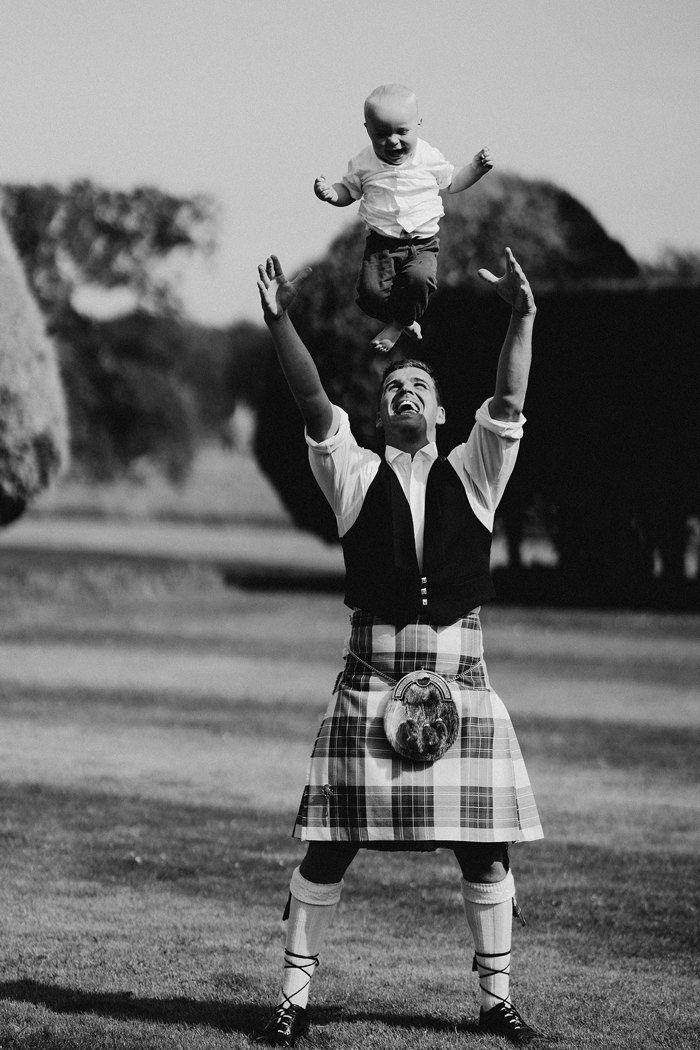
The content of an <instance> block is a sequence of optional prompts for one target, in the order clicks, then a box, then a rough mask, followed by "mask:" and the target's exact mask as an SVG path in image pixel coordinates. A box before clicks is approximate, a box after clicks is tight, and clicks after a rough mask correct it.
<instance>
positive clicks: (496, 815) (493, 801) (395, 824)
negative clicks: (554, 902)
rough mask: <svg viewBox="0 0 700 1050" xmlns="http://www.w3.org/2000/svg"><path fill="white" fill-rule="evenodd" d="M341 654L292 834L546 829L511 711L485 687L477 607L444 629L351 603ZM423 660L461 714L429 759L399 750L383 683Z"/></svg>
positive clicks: (410, 836)
mask: <svg viewBox="0 0 700 1050" xmlns="http://www.w3.org/2000/svg"><path fill="white" fill-rule="evenodd" d="M344 655H345V667H344V670H343V671H342V672H341V674H340V676H339V678H338V681H337V683H336V688H335V690H334V693H333V696H332V698H331V701H330V704H329V706H328V710H327V711H326V715H325V717H324V719H323V722H322V723H321V726H320V728H319V731H318V734H317V737H316V741H315V743H314V746H313V751H312V754H311V759H310V761H309V766H308V773H307V781H306V786H305V788H304V792H303V795H302V799H301V804H300V806H299V811H298V814H297V818H296V822H295V826H294V835H295V836H296V837H297V838H299V839H302V840H304V841H333V842H356V843H359V844H360V845H366V846H372V847H375V848H377V847H378V848H387V849H392V848H409V849H410V848H411V847H412V845H413V846H414V847H415V848H416V849H421V848H426V847H429V846H431V845H433V844H449V843H451V842H518V841H526V840H530V839H537V838H541V837H542V828H541V825H540V820H539V815H538V812H537V806H536V804H535V799H534V796H533V793H532V788H531V786H530V780H529V778H528V775H527V770H526V768H525V763H524V761H523V757H522V754H521V751H520V747H519V745H518V740H517V737H516V735H515V731H514V729H513V725H512V723H511V720H510V716H509V715H508V712H507V710H506V708H505V706H504V704H503V702H502V701H501V699H500V697H499V696H498V695H497V694H496V693H495V692H494V691H493V689H491V687H490V684H489V679H488V673H487V670H486V665H485V663H484V657H483V645H482V638H481V625H480V621H479V616H478V610H476V611H474V612H472V613H470V615H469V616H466V617H464V618H463V619H462V620H459V621H457V622H456V623H454V624H449V625H447V626H444V627H436V626H434V625H431V624H428V623H421V622H418V623H412V624H408V625H407V626H406V627H404V628H402V629H397V628H396V627H394V626H393V625H390V624H382V623H380V622H379V621H377V620H375V619H374V618H373V617H371V616H369V615H367V614H366V613H363V612H361V611H358V610H356V611H355V612H353V614H352V617H351V627H350V636H349V638H348V642H347V645H346V648H345V653H344ZM367 665H371V666H370V667H368V666H367ZM418 668H424V669H426V670H429V671H435V672H437V673H438V674H441V675H443V676H444V677H445V678H446V679H447V680H448V682H449V685H450V691H451V693H452V696H453V698H454V701H455V703H456V705H457V709H458V711H459V712H460V716H461V719H460V733H459V735H458V737H457V740H456V741H455V743H454V744H453V746H452V747H451V748H450V749H449V751H447V752H446V754H444V755H443V757H442V758H440V759H438V760H437V761H436V762H433V763H422V762H412V761H411V760H410V759H405V758H402V757H401V756H400V755H399V754H397V753H396V752H395V751H394V750H393V748H392V747H391V745H390V744H389V742H388V740H387V738H386V736H385V733H384V708H385V706H386V704H387V703H388V702H389V700H390V697H391V692H392V689H393V686H392V684H391V681H388V680H387V679H392V680H394V681H398V679H399V678H401V677H403V675H405V674H408V673H409V672H410V671H414V670H416V669H418ZM455 675H460V678H459V680H454V676H455ZM384 676H386V677H384Z"/></svg>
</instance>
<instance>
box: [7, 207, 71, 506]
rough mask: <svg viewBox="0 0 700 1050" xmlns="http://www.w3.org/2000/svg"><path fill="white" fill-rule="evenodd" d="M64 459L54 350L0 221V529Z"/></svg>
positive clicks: (63, 416) (62, 416)
mask: <svg viewBox="0 0 700 1050" xmlns="http://www.w3.org/2000/svg"><path fill="white" fill-rule="evenodd" d="M67 460H68V426H67V421H66V407H65V401H64V394H63V388H62V384H61V378H60V374H59V367H58V361H57V357H56V351H55V348H54V346H53V343H52V342H51V340H50V339H49V337H48V335H47V333H46V330H45V327H44V322H43V319H42V316H41V314H40V312H39V309H38V307H37V305H36V302H35V301H34V299H33V297H32V295H31V293H30V291H29V288H28V285H27V281H26V278H25V275H24V271H23V269H22V266H21V265H20V262H19V260H18V257H17V253H16V251H15V248H14V246H13V244H12V241H11V240H10V237H9V234H8V232H7V229H6V228H5V226H4V224H3V223H2V222H1V221H0V525H7V524H9V523H10V522H11V521H14V520H15V519H16V518H17V517H19V515H20V514H22V512H23V511H24V509H25V507H26V505H27V504H28V503H29V502H30V501H31V500H32V499H33V498H34V497H35V496H36V495H38V493H40V492H41V491H42V490H43V489H45V488H46V487H47V486H48V485H49V484H50V483H51V482H52V481H53V480H54V479H55V478H56V477H57V476H58V474H59V473H60V471H61V470H62V469H63V468H64V467H65V466H66V464H67Z"/></svg>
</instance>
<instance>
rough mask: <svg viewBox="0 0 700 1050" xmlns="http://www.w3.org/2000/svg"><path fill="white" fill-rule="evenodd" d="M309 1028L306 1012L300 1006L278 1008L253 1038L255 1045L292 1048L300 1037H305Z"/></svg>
mask: <svg viewBox="0 0 700 1050" xmlns="http://www.w3.org/2000/svg"><path fill="white" fill-rule="evenodd" d="M308 1027H309V1019H308V1017H307V1015H306V1010H304V1009H303V1007H301V1006H278V1007H277V1009H276V1010H275V1012H274V1014H273V1015H272V1017H271V1018H270V1020H269V1021H268V1022H267V1024H266V1025H265V1027H264V1028H263V1030H262V1031H261V1032H259V1033H258V1035H256V1037H255V1042H256V1043H268V1045H270V1046H294V1044H295V1042H296V1041H297V1039H299V1038H300V1036H302V1035H305V1034H306V1032H307V1030H308Z"/></svg>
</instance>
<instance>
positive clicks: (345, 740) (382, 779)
mask: <svg viewBox="0 0 700 1050" xmlns="http://www.w3.org/2000/svg"><path fill="white" fill-rule="evenodd" d="M258 271H259V280H258V288H259V291H260V298H261V303H262V308H263V314H264V317H265V321H266V323H267V325H268V327H269V329H270V332H271V333H272V336H273V339H274V342H275V347H276V350H277V354H278V357H279V361H280V364H281V366H282V369H283V371H284V374H285V376H286V379H287V382H288V383H289V386H290V389H291V391H292V394H293V395H294V398H295V400H296V403H297V405H298V407H299V409H300V411H301V414H302V417H303V419H304V422H305V425H306V440H307V444H308V446H309V458H310V463H311V467H312V470H313V472H314V475H315V477H316V479H317V481H318V483H319V485H320V486H321V488H322V490H323V492H324V493H325V495H326V497H327V498H328V500H329V502H330V504H331V506H332V508H333V510H334V512H335V515H336V520H337V523H338V533H339V536H340V539H341V544H342V546H343V553H344V557H345V565H346V575H347V582H346V596H345V601H346V604H347V605H349V606H350V608H351V609H352V610H353V613H352V618H351V633H350V637H349V640H348V644H347V646H346V661H345V669H344V671H343V672H342V674H341V675H340V677H339V680H338V683H337V684H336V688H335V690H334V695H333V698H332V700H331V704H330V707H329V709H328V712H327V715H326V718H325V719H324V721H323V724H322V726H321V729H320V730H319V734H318V737H317V739H316V743H315V745H314V750H313V754H312V757H311V762H310V766H309V774H308V778H307V785H306V788H305V791H304V795H303V797H302V801H301V805H300V808H299V813H298V816H297V822H296V827H295V831H294V834H295V835H296V836H297V837H298V838H300V839H302V840H303V841H306V842H307V843H308V848H307V853H306V856H305V858H304V860H303V861H302V863H301V865H300V866H299V867H298V868H296V869H295V871H294V872H293V874H292V879H291V883H290V898H289V905H288V909H287V917H288V920H289V922H288V928H287V940H286V950H285V960H284V977H283V986H282V993H281V997H280V1001H279V1004H278V1007H277V1009H276V1011H275V1013H274V1015H273V1017H272V1018H271V1020H270V1022H269V1023H268V1024H267V1026H266V1027H265V1029H264V1030H263V1032H262V1033H261V1035H260V1037H259V1038H260V1039H261V1040H262V1041H264V1042H268V1043H272V1044H275V1045H280V1046H291V1045H293V1044H294V1042H295V1040H296V1039H297V1038H298V1037H299V1035H300V1034H302V1033H303V1032H304V1031H305V1029H306V1027H307V1026H308V1020H307V1014H306V1006H307V1002H308V994H309V986H310V983H311V979H312V977H313V973H314V970H315V968H316V966H317V965H318V953H319V950H320V947H321V945H322V942H323V937H324V934H325V932H326V930H327V929H328V927H329V925H330V922H331V920H332V917H333V913H334V911H335V907H336V905H337V903H338V901H339V900H340V894H341V889H342V880H343V875H344V874H345V871H346V870H347V867H348V865H349V864H350V863H351V861H352V860H353V858H354V856H355V855H356V853H357V851H358V849H360V848H374V849H385V850H400V849H419V850H423V849H428V850H430V849H435V848H449V849H451V850H453V851H454V853H455V856H456V859H457V861H458V863H459V866H460V869H461V873H462V883H461V889H462V897H463V901H464V910H465V914H466V918H467V923H468V925H469V928H470V931H471V934H472V937H473V940H474V947H475V957H474V964H475V969H477V970H478V974H479V983H480V990H481V1011H480V1016H479V1028H480V1030H482V1031H484V1032H488V1033H491V1034H495V1035H501V1036H505V1037H506V1038H507V1039H509V1040H511V1041H512V1042H514V1043H516V1044H524V1043H530V1042H533V1041H535V1040H536V1039H539V1038H541V1037H540V1036H539V1034H538V1033H537V1032H535V1031H534V1029H532V1028H531V1027H530V1026H529V1025H527V1024H526V1023H525V1022H524V1021H523V1019H522V1018H521V1016H520V1014H519V1013H518V1012H517V1010H516V1009H515V1007H514V1006H513V1004H512V1003H511V1001H510V996H509V974H510V941H511V925H512V914H513V910H514V908H517V905H515V903H514V883H513V876H512V874H511V872H510V865H509V857H508V843H510V842H516V841H524V840H531V839H536V838H540V837H541V836H542V829H541V827H540V822H539V817H538V814H537V809H536V806H535V802H534V799H533V797H532V791H531V789H530V783H529V780H528V777H527V772H526V770H525V765H524V763H523V760H522V756H521V754H520V749H519V747H518V743H517V740H516V738H515V734H514V732H513V727H512V725H511V722H510V718H509V716H508V713H507V711H506V710H505V707H504V706H503V704H502V702H501V700H500V699H499V697H498V696H497V695H496V693H495V692H494V691H493V690H492V689H491V687H490V685H489V682H488V675H487V672H486V667H485V664H484V662H483V648H482V644H481V630H480V625H479V618H478V612H479V606H480V605H481V603H482V602H483V601H485V600H487V599H489V598H490V597H492V596H493V585H492V582H491V577H490V574H489V554H490V541H491V533H492V530H493V518H494V512H495V509H496V506H497V504H498V501H499V499H500V497H501V495H502V493H503V489H504V487H505V484H506V482H507V480H508V477H509V476H510V473H511V472H512V469H513V465H514V463H515V457H516V455H517V447H518V440H519V438H520V436H521V434H522V427H523V423H524V422H525V420H524V417H523V416H522V409H523V404H524V400H525V392H526V388H527V380H528V374H529V369H530V360H531V347H532V328H533V324H534V318H535V312H536V308H535V302H534V297H533V295H532V291H531V289H530V286H529V283H528V281H527V278H526V277H525V274H524V273H523V271H522V269H521V268H520V266H519V265H518V263H517V262H516V260H515V258H514V256H513V253H512V252H511V251H510V249H509V248H507V249H506V270H505V273H504V274H503V276H502V277H500V278H497V277H496V276H494V275H493V274H492V273H490V272H489V271H486V270H480V271H479V273H480V275H481V277H482V278H483V279H484V280H486V281H487V282H488V283H489V284H490V285H492V286H493V288H494V289H495V291H496V292H497V293H498V294H499V295H500V296H501V298H502V299H504V300H505V302H506V303H508V304H509V305H510V306H511V318H510V324H509V327H508V332H507V334H506V337H505V341H504V343H503V347H502V349H501V353H500V357H499V361H498V368H497V374H496V388H495V392H494V396H493V397H492V398H491V399H490V400H488V401H487V402H486V403H485V404H484V405H482V407H481V408H480V409H479V411H478V412H477V415H476V424H475V425H474V427H473V429H472V431H471V434H470V435H469V438H468V440H467V441H466V442H465V443H464V444H462V445H459V446H457V447H456V448H455V449H453V450H452V452H450V454H449V456H448V457H447V458H446V459H441V458H440V457H438V455H437V448H436V445H435V438H436V432H437V427H438V426H440V425H441V424H442V423H443V422H444V420H445V410H444V407H443V406H442V404H441V399H440V392H439V388H438V387H437V384H436V382H435V379H434V377H433V376H432V373H431V371H430V369H429V368H428V366H426V365H425V364H424V363H423V362H420V361H403V362H401V361H400V362H395V363H393V364H392V365H390V366H389V367H388V369H387V370H386V371H385V373H384V377H383V380H382V383H381V388H380V392H379V408H378V414H377V426H378V427H380V428H381V430H382V431H383V435H384V440H385V452H384V457H381V456H378V455H377V454H376V453H374V452H372V451H370V450H368V449H363V448H361V447H360V446H358V445H357V443H356V441H355V439H354V438H353V436H352V434H351V432H350V427H349V422H348V418H347V415H346V414H345V413H344V412H343V411H342V410H341V409H340V408H338V407H337V406H334V405H333V404H331V402H330V400H329V399H328V397H327V395H326V393H325V390H324V389H323V386H322V384H321V381H320V378H319V374H318V371H317V369H316V366H315V364H314V362H313V360H312V358H311V356H310V354H309V353H308V351H307V349H306V347H305V346H304V344H303V343H302V342H301V340H300V338H299V336H298V335H297V333H296V331H295V329H294V327H293V325H292V323H291V321H290V319H289V317H288V314H287V310H288V308H289V306H290V304H291V303H292V302H293V300H294V298H295V296H296V294H297V291H298V289H299V286H300V284H301V283H302V281H303V280H304V279H305V278H306V277H307V276H308V273H309V272H310V271H309V270H308V269H307V270H305V271H303V272H302V273H301V274H299V275H298V276H297V278H296V279H295V280H294V281H289V280H287V278H286V277H285V276H284V274H283V272H282V268H281V266H280V263H279V260H278V259H277V258H276V257H275V256H271V257H270V258H269V259H268V260H267V262H266V264H265V265H264V266H262V265H261V266H259V267H258ZM409 693H410V694H411V696H412V697H417V698H418V699H417V701H416V703H415V704H412V705H410V704H408V701H406V704H407V706H406V708H405V710H404V709H401V707H400V703H401V702H402V698H403V699H404V700H405V698H406V696H407V695H408V694H409ZM397 704H399V707H398V708H397V706H396V705H397ZM409 708H410V709H409ZM397 711H398V715H399V722H400V725H399V728H398V730H396V731H395V727H394V728H392V727H393V726H394V722H393V721H392V719H393V715H394V714H395V713H396V712H397ZM455 715H456V717H455ZM452 723H454V725H455V727H456V737H455V738H454V740H453V739H451V738H449V737H448V733H449V727H450V726H451V725H452ZM409 745H410V746H409ZM411 747H413V750H411Z"/></svg>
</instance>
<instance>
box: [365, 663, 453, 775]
mask: <svg viewBox="0 0 700 1050" xmlns="http://www.w3.org/2000/svg"><path fill="white" fill-rule="evenodd" d="M458 731H459V712H458V710H457V705H456V704H455V702H454V700H453V699H452V694H451V693H450V687H449V686H448V684H447V682H446V681H445V679H444V678H442V677H441V676H440V675H439V674H436V673H435V672H434V671H425V670H423V669H420V670H418V671H411V673H410V674H407V675H404V677H403V678H402V679H401V680H400V681H399V682H397V683H396V685H395V687H394V690H393V692H392V694H391V697H390V698H389V700H388V702H387V706H386V711H385V712H384V732H385V733H386V736H387V740H388V741H389V743H390V744H391V746H392V747H393V749H394V751H396V752H398V754H399V755H402V756H403V758H410V759H411V760H412V761H413V762H435V761H436V760H437V759H438V758H442V756H443V755H444V754H445V752H446V751H447V750H448V749H449V748H450V747H452V745H453V744H454V742H455V740H456V739H457V733H458Z"/></svg>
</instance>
